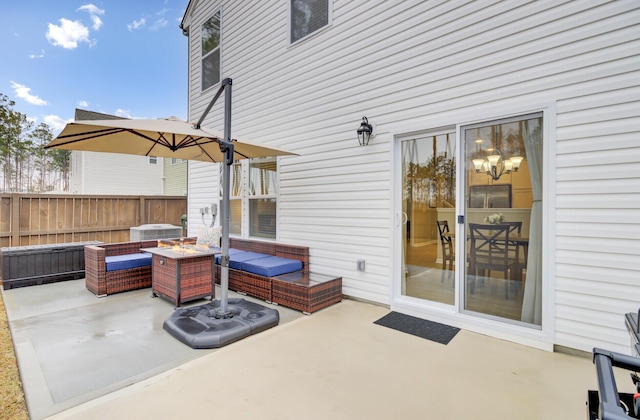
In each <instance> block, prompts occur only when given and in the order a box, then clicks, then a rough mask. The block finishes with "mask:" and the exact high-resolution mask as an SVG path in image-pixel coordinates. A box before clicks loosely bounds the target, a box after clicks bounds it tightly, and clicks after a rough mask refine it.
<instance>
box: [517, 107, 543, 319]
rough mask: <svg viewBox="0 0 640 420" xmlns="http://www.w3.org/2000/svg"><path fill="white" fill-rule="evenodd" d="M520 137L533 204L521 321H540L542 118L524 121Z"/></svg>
mask: <svg viewBox="0 0 640 420" xmlns="http://www.w3.org/2000/svg"><path fill="white" fill-rule="evenodd" d="M522 137H523V140H524V147H525V151H526V153H527V162H528V164H529V173H530V176H531V188H532V190H533V204H532V205H531V223H530V225H529V253H528V256H527V277H526V282H525V287H524V299H523V302H522V316H521V320H522V321H524V322H528V323H530V324H535V325H541V324H542V118H536V119H531V120H527V121H523V123H522Z"/></svg>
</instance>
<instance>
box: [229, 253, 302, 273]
mask: <svg viewBox="0 0 640 420" xmlns="http://www.w3.org/2000/svg"><path fill="white" fill-rule="evenodd" d="M241 268H242V270H243V271H247V272H249V273H253V274H258V275H260V276H265V277H273V276H278V275H280V274H285V273H292V272H294V271H299V270H302V261H298V260H294V259H292V258H283V257H273V256H269V257H266V258H258V259H254V260H249V261H245V262H243V263H242V264H241Z"/></svg>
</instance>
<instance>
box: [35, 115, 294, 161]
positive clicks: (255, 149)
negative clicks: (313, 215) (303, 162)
mask: <svg viewBox="0 0 640 420" xmlns="http://www.w3.org/2000/svg"><path fill="white" fill-rule="evenodd" d="M223 139H224V136H223V135H222V134H220V133H217V132H215V131H212V130H208V129H203V128H199V129H198V128H194V125H193V124H192V123H189V122H186V121H183V120H180V119H178V118H175V117H172V118H166V119H115V120H82V121H74V122H71V123H69V124H67V125H66V127H65V128H64V129H63V130H62V132H61V133H60V134H59V135H58V136H57V137H56V138H55V139H54V140H53V141H52V142H51V143H49V144H48V145H46V146H45V148H57V149H66V150H82V151H89V152H109V153H124V154H130V155H141V156H155V157H166V158H176V159H186V160H199V161H204V162H222V161H224V153H223V152H221V150H220V144H219V142H220V141H222V140H223ZM233 145H234V156H233V160H238V159H245V158H260V157H269V156H285V155H294V153H290V152H287V151H284V150H279V149H274V148H272V147H265V146H261V145H258V144H254V143H251V142H247V141H237V140H233Z"/></svg>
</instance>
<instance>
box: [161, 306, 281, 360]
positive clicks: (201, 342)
mask: <svg viewBox="0 0 640 420" xmlns="http://www.w3.org/2000/svg"><path fill="white" fill-rule="evenodd" d="M278 322H280V314H279V313H278V311H277V310H275V309H271V308H267V307H265V306H262V305H259V304H257V303H253V302H249V301H246V300H244V299H229V300H228V302H227V314H220V301H219V300H214V301H211V302H210V303H207V304H205V305H200V306H192V307H190V308H178V309H176V310H175V311H174V312H173V314H171V316H170V317H169V318H167V320H166V321H164V324H163V328H164V330H165V331H167V332H168V333H169V334H171V335H172V336H173V337H174V338H176V339H177V340H179V341H182V342H183V343H184V344H186V345H187V346H189V347H191V348H194V349H213V348H218V347H223V346H226V345H227V344H231V343H233V342H234V341H238V340H241V339H243V338H245V337H248V336H250V335H252V334H257V333H259V332H262V331H264V330H267V329H269V328H271V327H275V326H276V325H278Z"/></svg>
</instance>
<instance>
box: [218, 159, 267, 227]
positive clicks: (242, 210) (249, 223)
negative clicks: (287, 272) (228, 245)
mask: <svg viewBox="0 0 640 420" xmlns="http://www.w3.org/2000/svg"><path fill="white" fill-rule="evenodd" d="M221 168H222V166H221ZM277 174H278V163H277V160H276V158H265V159H251V160H246V159H245V160H243V161H240V162H236V163H234V164H233V165H232V166H231V170H230V175H231V176H230V178H231V179H230V183H231V188H230V191H229V207H230V212H229V232H230V233H231V234H234V235H238V236H245V237H247V236H248V237H257V238H265V239H276V210H277V207H278V206H277V204H278V199H277V193H278V188H277V187H278V178H277ZM220 180H221V181H222V177H220ZM220 190H221V191H222V188H221V189H220ZM243 216H244V218H243Z"/></svg>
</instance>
